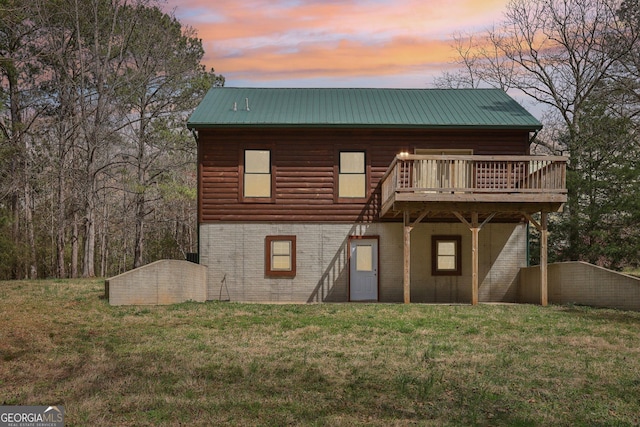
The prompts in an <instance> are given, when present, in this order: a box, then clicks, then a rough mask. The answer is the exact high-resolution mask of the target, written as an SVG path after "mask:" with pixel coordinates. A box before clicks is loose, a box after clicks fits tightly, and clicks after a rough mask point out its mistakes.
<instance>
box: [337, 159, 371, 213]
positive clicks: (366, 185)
mask: <svg viewBox="0 0 640 427" xmlns="http://www.w3.org/2000/svg"><path fill="white" fill-rule="evenodd" d="M342 153H362V154H364V172H363V173H362V174H359V173H358V174H355V173H352V174H348V173H347V174H342V173H341V172H340V166H341V164H340V163H341V162H340V160H341V154H342ZM333 175H334V182H335V186H334V187H335V188H334V201H335V202H336V203H365V202H366V201H367V200H368V199H369V197H370V195H371V190H370V187H371V181H370V179H371V178H370V177H371V164H370V158H369V153H368V151H367V149H366V148H365V147H353V148H348V149H342V148H336V150H335V164H334V173H333ZM341 175H364V196H362V197H344V196H341V195H340V176H341Z"/></svg>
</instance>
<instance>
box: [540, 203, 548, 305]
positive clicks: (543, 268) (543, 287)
mask: <svg viewBox="0 0 640 427" xmlns="http://www.w3.org/2000/svg"><path fill="white" fill-rule="evenodd" d="M548 234H549V232H548V230H547V213H546V212H540V305H542V306H543V307H546V306H547V304H548V303H549V299H548V282H547V279H548V277H547V274H548V273H547V251H548V249H547V239H548Z"/></svg>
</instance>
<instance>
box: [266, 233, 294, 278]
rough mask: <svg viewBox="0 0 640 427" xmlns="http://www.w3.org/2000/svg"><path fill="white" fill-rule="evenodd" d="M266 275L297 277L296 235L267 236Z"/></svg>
mask: <svg viewBox="0 0 640 427" xmlns="http://www.w3.org/2000/svg"><path fill="white" fill-rule="evenodd" d="M265 275H267V276H275V277H295V275H296V236H267V237H266V239H265Z"/></svg>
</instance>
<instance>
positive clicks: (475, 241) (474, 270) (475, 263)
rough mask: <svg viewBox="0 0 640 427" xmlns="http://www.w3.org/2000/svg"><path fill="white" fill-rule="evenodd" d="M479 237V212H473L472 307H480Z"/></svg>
mask: <svg viewBox="0 0 640 427" xmlns="http://www.w3.org/2000/svg"><path fill="white" fill-rule="evenodd" d="M479 235H480V226H479V224H478V212H473V213H472V214H471V305H478V287H479V283H478V270H479V267H478V266H479V259H480V257H479V256H478V255H479V254H478V251H479V249H478V247H479V243H478V242H479V240H480V239H479V237H480V236H479Z"/></svg>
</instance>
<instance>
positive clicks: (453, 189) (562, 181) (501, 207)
mask: <svg viewBox="0 0 640 427" xmlns="http://www.w3.org/2000/svg"><path fill="white" fill-rule="evenodd" d="M566 164H567V159H566V158H565V157H557V156H449V155H412V154H406V155H398V156H396V158H395V159H394V161H393V162H392V163H391V165H390V166H389V169H388V170H387V172H386V173H385V174H384V176H383V177H382V180H381V185H382V208H381V212H380V217H381V218H385V217H387V218H388V217H394V216H397V215H398V214H399V213H401V212H405V211H407V210H409V211H413V212H420V211H429V212H431V213H437V212H441V213H446V212H456V211H462V212H472V211H473V212H478V213H480V214H482V213H486V214H488V213H503V214H510V213H534V212H541V211H546V212H555V211H557V210H559V209H560V208H561V206H562V204H563V203H565V202H566V201H567V189H566Z"/></svg>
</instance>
